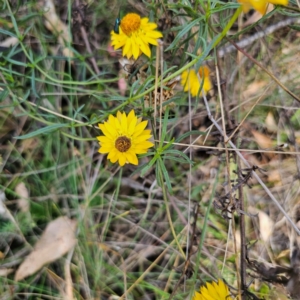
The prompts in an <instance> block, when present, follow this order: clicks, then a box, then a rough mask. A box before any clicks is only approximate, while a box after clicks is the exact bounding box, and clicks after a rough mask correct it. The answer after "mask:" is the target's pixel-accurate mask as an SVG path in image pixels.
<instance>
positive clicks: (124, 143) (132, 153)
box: [97, 110, 153, 167]
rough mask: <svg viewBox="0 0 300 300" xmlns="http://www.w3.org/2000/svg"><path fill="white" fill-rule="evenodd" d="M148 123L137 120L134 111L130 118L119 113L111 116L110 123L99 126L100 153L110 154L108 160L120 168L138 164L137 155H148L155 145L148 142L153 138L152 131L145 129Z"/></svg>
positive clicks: (129, 115)
mask: <svg viewBox="0 0 300 300" xmlns="http://www.w3.org/2000/svg"><path fill="white" fill-rule="evenodd" d="M147 124H148V121H142V118H137V116H136V115H135V113H134V111H133V110H132V111H131V112H130V113H129V114H128V116H126V113H124V112H123V113H121V112H119V111H118V112H117V116H116V117H114V116H113V115H109V117H108V121H107V122H104V124H99V128H100V129H101V130H102V132H103V134H104V135H102V136H98V137H97V139H98V140H99V144H100V149H99V152H100V153H103V154H104V153H108V157H107V158H108V159H109V160H110V161H111V162H112V163H115V162H117V161H119V164H120V166H121V167H122V166H124V165H125V163H131V164H133V165H137V164H138V159H137V156H136V155H137V154H142V153H147V151H148V148H150V147H153V143H151V142H149V141H147V140H148V139H149V138H151V137H152V135H151V134H150V133H151V131H150V130H148V129H145V128H146V126H147Z"/></svg>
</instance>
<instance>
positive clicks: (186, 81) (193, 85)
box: [181, 66, 212, 97]
mask: <svg viewBox="0 0 300 300" xmlns="http://www.w3.org/2000/svg"><path fill="white" fill-rule="evenodd" d="M198 72H199V77H200V81H199V78H198V76H197V74H196V72H195V70H194V69H192V70H189V71H184V72H183V73H182V74H181V85H182V86H183V88H184V91H185V92H188V91H190V93H191V95H192V96H193V97H195V96H197V95H198V93H199V89H200V87H201V85H202V80H203V86H202V90H203V91H204V93H205V94H206V93H207V92H208V91H209V90H210V89H211V88H212V85H211V82H210V78H209V68H208V67H207V66H202V67H200V69H199V71H198Z"/></svg>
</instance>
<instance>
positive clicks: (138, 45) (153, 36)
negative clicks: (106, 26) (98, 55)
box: [111, 13, 162, 59]
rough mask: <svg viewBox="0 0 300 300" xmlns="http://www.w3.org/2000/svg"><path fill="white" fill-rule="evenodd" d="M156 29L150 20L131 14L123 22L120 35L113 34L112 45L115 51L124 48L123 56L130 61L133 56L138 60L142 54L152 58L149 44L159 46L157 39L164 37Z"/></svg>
mask: <svg viewBox="0 0 300 300" xmlns="http://www.w3.org/2000/svg"><path fill="white" fill-rule="evenodd" d="M156 27H157V25H156V24H155V23H151V22H149V19H148V18H142V19H141V17H140V16H139V15H138V14H135V13H129V14H127V15H126V16H125V17H124V18H123V19H122V20H121V23H120V27H119V33H115V32H114V31H112V32H111V39H112V43H111V44H112V46H114V49H115V50H116V49H119V48H122V47H123V53H122V55H123V56H127V58H128V59H130V58H131V57H132V56H133V57H134V58H135V59H137V58H138V57H139V56H140V55H141V54H142V53H144V54H145V55H147V56H148V57H150V56H151V51H150V47H149V44H152V45H155V46H157V39H158V38H161V37H162V34H161V33H160V32H159V31H156V30H155V28H156Z"/></svg>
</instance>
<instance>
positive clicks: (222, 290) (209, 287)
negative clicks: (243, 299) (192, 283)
mask: <svg viewBox="0 0 300 300" xmlns="http://www.w3.org/2000/svg"><path fill="white" fill-rule="evenodd" d="M192 300H232V298H231V297H230V293H229V289H228V286H227V285H226V284H225V283H224V282H223V281H222V280H221V279H219V280H218V282H212V283H206V286H202V287H200V293H198V292H195V295H194V297H193V299H192Z"/></svg>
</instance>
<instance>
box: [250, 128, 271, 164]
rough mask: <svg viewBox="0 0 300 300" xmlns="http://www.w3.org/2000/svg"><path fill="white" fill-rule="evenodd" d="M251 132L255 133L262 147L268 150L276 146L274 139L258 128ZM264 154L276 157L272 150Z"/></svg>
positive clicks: (254, 135) (257, 141)
mask: <svg viewBox="0 0 300 300" xmlns="http://www.w3.org/2000/svg"><path fill="white" fill-rule="evenodd" d="M251 133H252V134H253V137H254V139H255V141H256V143H257V144H258V146H259V147H260V149H263V150H266V149H269V148H272V146H274V143H273V141H272V139H270V138H269V137H268V136H267V135H265V134H263V133H260V132H259V131H256V130H251ZM264 155H265V156H267V157H268V158H269V159H271V158H272V157H274V153H272V152H265V153H264Z"/></svg>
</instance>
